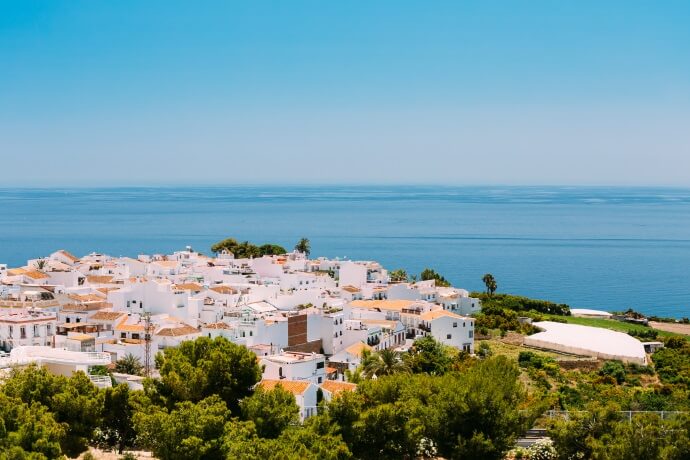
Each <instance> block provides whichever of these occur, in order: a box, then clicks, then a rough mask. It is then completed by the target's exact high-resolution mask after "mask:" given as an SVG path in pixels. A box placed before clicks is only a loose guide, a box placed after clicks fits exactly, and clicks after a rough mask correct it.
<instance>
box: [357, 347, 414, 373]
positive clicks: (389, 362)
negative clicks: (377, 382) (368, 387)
mask: <svg viewBox="0 0 690 460" xmlns="http://www.w3.org/2000/svg"><path fill="white" fill-rule="evenodd" d="M363 358H364V357H363ZM370 358H371V359H366V360H365V359H363V360H362V368H363V372H364V375H365V376H366V377H367V378H372V377H374V376H377V377H380V376H383V375H392V374H399V373H403V372H409V370H410V369H409V367H407V364H406V363H405V362H403V361H402V360H401V359H400V356H399V355H398V353H396V352H395V351H393V350H389V349H383V350H381V351H380V352H378V353H373V354H371V355H370Z"/></svg>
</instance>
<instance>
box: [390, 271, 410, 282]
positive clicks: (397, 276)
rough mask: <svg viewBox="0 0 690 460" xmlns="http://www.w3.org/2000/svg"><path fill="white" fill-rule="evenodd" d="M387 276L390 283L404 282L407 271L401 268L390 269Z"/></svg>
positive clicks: (406, 277) (406, 278)
mask: <svg viewBox="0 0 690 460" xmlns="http://www.w3.org/2000/svg"><path fill="white" fill-rule="evenodd" d="M389 277H390V279H391V282H392V283H404V282H406V281H407V280H408V276H407V272H406V271H405V270H403V269H402V268H399V269H397V270H393V271H391V272H390V273H389Z"/></svg>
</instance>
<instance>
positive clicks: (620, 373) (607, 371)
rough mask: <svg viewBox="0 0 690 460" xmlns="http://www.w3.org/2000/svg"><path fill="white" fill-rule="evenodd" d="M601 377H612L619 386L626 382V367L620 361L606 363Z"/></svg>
mask: <svg viewBox="0 0 690 460" xmlns="http://www.w3.org/2000/svg"><path fill="white" fill-rule="evenodd" d="M599 375H602V376H609V377H612V378H613V379H614V380H615V381H616V382H617V383H618V384H621V383H623V382H625V367H624V366H623V363H621V362H620V361H606V363H604V366H603V367H602V368H601V370H600V371H599Z"/></svg>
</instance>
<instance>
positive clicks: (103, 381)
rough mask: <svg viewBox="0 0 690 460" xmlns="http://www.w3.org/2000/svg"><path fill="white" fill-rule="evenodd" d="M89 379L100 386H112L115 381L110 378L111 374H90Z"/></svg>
mask: <svg viewBox="0 0 690 460" xmlns="http://www.w3.org/2000/svg"><path fill="white" fill-rule="evenodd" d="M89 380H91V383H93V384H94V385H95V386H97V387H98V388H111V387H112V386H113V381H112V380H111V379H110V376H109V375H91V374H89Z"/></svg>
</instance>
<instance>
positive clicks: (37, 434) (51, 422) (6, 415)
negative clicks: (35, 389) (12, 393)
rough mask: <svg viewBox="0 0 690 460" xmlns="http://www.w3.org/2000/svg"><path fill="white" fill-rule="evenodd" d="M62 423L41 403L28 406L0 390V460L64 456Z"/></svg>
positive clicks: (63, 429)
mask: <svg viewBox="0 0 690 460" xmlns="http://www.w3.org/2000/svg"><path fill="white" fill-rule="evenodd" d="M64 436H65V428H64V426H63V425H61V424H59V423H58V422H56V421H55V419H54V417H53V416H52V414H51V413H50V412H48V409H47V408H46V407H45V406H43V405H42V404H40V403H37V402H34V403H33V404H31V405H28V404H26V403H24V402H22V401H21V400H20V399H18V398H10V397H8V396H6V395H5V394H3V393H2V392H0V459H2V460H5V459H7V460H10V459H12V460H14V459H24V458H26V459H29V458H31V459H37V460H38V459H45V458H47V459H58V458H62V457H63V455H62V449H61V447H60V443H61V441H62V440H63V438H64Z"/></svg>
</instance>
